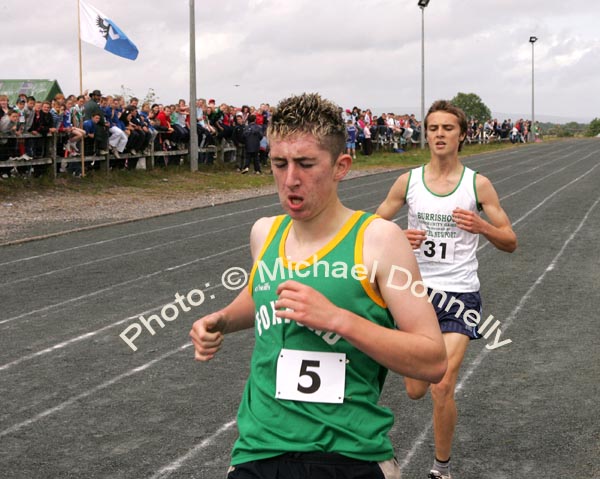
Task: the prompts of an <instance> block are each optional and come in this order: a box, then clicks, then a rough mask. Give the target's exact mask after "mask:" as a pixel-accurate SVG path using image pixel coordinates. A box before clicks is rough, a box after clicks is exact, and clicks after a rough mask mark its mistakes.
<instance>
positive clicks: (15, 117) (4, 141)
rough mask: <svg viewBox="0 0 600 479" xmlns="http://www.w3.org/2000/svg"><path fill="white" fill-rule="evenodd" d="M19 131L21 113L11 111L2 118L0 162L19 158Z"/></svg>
mask: <svg viewBox="0 0 600 479" xmlns="http://www.w3.org/2000/svg"><path fill="white" fill-rule="evenodd" d="M20 135H21V132H20V131H19V112H17V111H16V110H12V109H9V110H8V111H7V112H6V113H5V114H4V115H3V116H2V118H0V160H8V159H11V158H14V157H17V156H18V154H17V138H16V137H17V136H20Z"/></svg>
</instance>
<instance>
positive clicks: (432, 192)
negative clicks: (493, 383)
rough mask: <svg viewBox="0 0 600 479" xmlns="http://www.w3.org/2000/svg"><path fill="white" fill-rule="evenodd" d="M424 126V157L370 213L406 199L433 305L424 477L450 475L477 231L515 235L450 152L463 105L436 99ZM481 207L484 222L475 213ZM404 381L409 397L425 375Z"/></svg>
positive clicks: (509, 244) (456, 142) (493, 237)
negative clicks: (443, 363) (435, 373)
mask: <svg viewBox="0 0 600 479" xmlns="http://www.w3.org/2000/svg"><path fill="white" fill-rule="evenodd" d="M425 130H426V132H427V142H428V144H429V149H430V151H431V161H430V162H429V163H428V164H427V165H425V166H421V167H419V168H415V169H413V170H411V171H409V172H408V173H404V174H403V175H402V176H400V177H399V178H398V180H396V182H395V183H394V185H393V186H392V188H391V190H390V192H389V193H388V196H387V198H386V199H385V200H384V202H383V203H382V204H381V205H380V206H379V208H378V209H377V214H378V215H381V216H382V217H383V218H387V219H391V218H393V217H394V216H395V215H396V213H397V212H398V210H400V208H401V207H402V206H403V205H404V204H405V203H406V204H407V205H408V229H407V230H406V231H405V234H406V237H407V238H408V240H409V242H410V244H411V246H412V247H413V249H414V251H415V255H416V257H417V261H418V263H419V268H420V270H421V274H422V275H423V281H424V282H425V285H426V286H427V287H428V289H429V294H430V295H431V299H432V302H433V304H434V307H435V308H436V312H437V316H438V321H439V324H440V329H441V331H442V333H443V337H444V342H445V344H446V351H447V353H448V369H447V371H446V374H445V375H444V378H443V379H442V381H440V382H439V383H438V384H433V385H431V397H432V398H433V431H434V442H435V458H434V463H433V468H432V469H431V471H430V473H429V476H428V477H429V478H435V479H438V478H442V479H451V476H450V451H451V446H452V436H453V434H454V427H455V425H456V418H457V411H456V404H455V402H454V389H455V386H456V379H457V376H458V371H459V369H460V365H461V362H462V360H463V357H464V354H465V351H466V349H467V345H468V344H469V340H470V339H478V338H480V337H481V336H480V335H479V334H478V332H477V324H476V322H474V321H473V320H472V318H470V317H469V318H467V321H466V322H465V319H464V318H463V317H462V316H461V314H462V313H460V307H461V306H462V305H464V311H466V310H471V309H472V310H475V311H478V312H481V298H480V296H479V279H478V277H477V265H478V263H477V257H476V251H477V244H478V241H479V234H483V235H484V236H485V237H486V238H487V239H488V241H489V242H490V243H492V244H493V245H494V246H495V247H496V248H498V249H499V250H502V251H507V252H513V251H514V250H515V248H516V247H517V237H516V235H515V233H514V232H513V230H512V227H511V224H510V220H509V219H508V216H507V215H506V213H505V212H504V210H503V209H502V208H501V206H500V202H499V200H498V195H497V193H496V190H495V189H494V187H493V186H492V183H491V182H490V180H488V179H487V178H486V177H485V176H482V175H479V174H477V173H476V172H475V171H473V170H471V169H470V168H467V167H465V166H464V165H463V164H462V163H461V162H460V160H459V158H458V152H459V151H460V149H461V147H462V143H463V141H464V140H465V137H466V133H467V118H466V116H465V114H464V112H463V111H462V110H461V109H460V108H457V107H456V106H454V105H452V104H451V103H450V102H447V101H444V100H440V101H436V102H435V103H434V104H433V105H432V106H431V108H430V109H429V112H428V113H427V116H426V117H425ZM482 209H483V211H484V213H485V214H486V215H487V217H488V218H489V222H488V221H486V220H484V219H483V218H481V217H480V216H479V212H480V210H482ZM432 291H433V294H432ZM438 291H439V292H440V293H437V292H438ZM452 298H454V299H452ZM405 383H406V389H407V392H408V395H409V396H410V397H411V398H413V399H419V398H421V397H423V396H424V395H425V393H426V392H427V389H428V388H429V384H428V383H427V382H424V381H418V380H414V379H411V378H406V379H405Z"/></svg>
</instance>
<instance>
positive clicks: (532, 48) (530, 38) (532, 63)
mask: <svg viewBox="0 0 600 479" xmlns="http://www.w3.org/2000/svg"><path fill="white" fill-rule="evenodd" d="M536 41H537V37H529V43H531V128H530V129H529V130H530V131H529V138H530V139H531V140H532V141H533V142H534V143H535V81H534V80H535V70H534V65H535V62H534V58H535V54H534V51H535V48H534V45H535V42H536Z"/></svg>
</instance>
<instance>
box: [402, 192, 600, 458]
mask: <svg viewBox="0 0 600 479" xmlns="http://www.w3.org/2000/svg"><path fill="white" fill-rule="evenodd" d="M599 202H600V198H598V199H597V200H596V201H595V202H594V204H593V205H592V206H591V207H590V208H589V209H588V210H587V212H586V214H585V216H584V217H583V219H582V220H581V222H580V223H579V226H577V228H576V229H575V231H573V233H571V235H570V236H569V237H568V238H567V240H566V241H565V242H564V243H563V245H562V248H560V251H559V252H558V253H557V254H556V256H555V257H554V258H553V259H552V261H550V264H549V265H548V266H546V269H544V272H543V273H542V274H541V275H540V276H538V278H537V279H536V280H535V282H534V283H533V284H532V285H531V286H530V288H529V289H528V290H527V292H526V293H525V294H524V295H523V296H522V297H521V299H520V300H519V303H518V304H517V306H515V308H514V309H513V310H512V311H511V313H510V314H509V316H508V317H507V318H506V319H505V320H504V321H502V327H503V328H504V330H506V328H508V326H510V324H511V323H512V322H513V321H514V320H515V319H516V317H517V315H518V314H519V313H520V312H521V310H522V309H523V306H524V305H525V303H527V301H528V300H529V298H530V297H531V295H532V294H533V292H534V290H535V289H536V288H537V287H538V286H539V285H540V284H541V283H542V281H544V278H545V277H546V274H547V273H548V272H550V271H552V270H553V269H554V267H555V266H556V263H557V262H558V261H559V260H560V258H561V257H562V255H563V253H564V252H565V250H566V249H567V246H568V245H569V243H570V242H571V241H572V240H573V238H575V236H576V235H577V233H579V231H580V230H581V228H583V225H584V224H585V222H586V221H587V219H588V217H589V216H590V214H591V212H592V210H593V209H594V208H595V207H596V205H598V203H599ZM489 352H490V350H489V349H487V348H483V349H482V350H481V351H480V352H479V354H478V355H477V356H476V357H475V359H474V360H473V362H472V363H471V364H470V365H469V368H468V369H467V371H466V372H465V373H464V374H463V375H462V378H461V380H460V382H459V383H458V384H457V386H456V392H459V391H461V390H462V389H463V387H464V385H465V384H466V382H467V380H468V379H469V377H471V375H472V374H473V373H474V372H475V370H476V369H477V368H478V366H479V365H480V364H481V362H482V361H483V359H484V358H485V357H486V356H487V355H488V354H489ZM431 426H432V425H431V423H428V424H427V425H426V426H425V428H423V430H422V431H421V433H420V434H419V436H418V437H417V439H416V441H415V442H414V443H413V445H412V447H411V448H410V451H409V452H408V454H407V455H406V456H405V458H404V459H403V461H402V463H401V464H400V469H404V468H405V467H406V466H408V464H410V461H411V459H412V458H413V456H414V455H415V453H416V451H417V450H418V449H419V447H421V445H422V444H423V442H424V441H425V438H426V437H427V434H428V433H429V430H430V429H431Z"/></svg>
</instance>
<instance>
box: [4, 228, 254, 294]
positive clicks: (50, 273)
mask: <svg viewBox="0 0 600 479" xmlns="http://www.w3.org/2000/svg"><path fill="white" fill-rule="evenodd" d="M251 224H253V222H252V221H248V222H246V223H240V224H236V225H233V226H229V227H227V228H221V229H218V230H211V231H206V232H204V233H200V234H197V235H192V236H186V237H185V238H179V239H176V240H171V241H166V242H163V243H159V244H156V245H154V246H148V247H146V248H140V249H136V250H132V251H127V252H125V253H119V254H114V255H111V256H105V257H103V258H98V259H94V260H92V261H86V262H84V263H76V264H73V265H71V266H67V267H65V268H60V269H55V270H52V271H46V272H44V273H40V274H36V275H33V276H27V277H25V278H19V279H16V280H14V281H8V282H6V283H0V286H5V285H10V284H16V283H21V282H23V281H29V280H32V279H36V278H41V277H43V276H49V275H52V274H56V273H62V272H64V271H68V270H70V269H74V268H78V267H80V266H89V265H91V264H96V263H101V262H103V261H110V260H112V259H116V258H122V257H124V256H129V255H131V254H137V253H147V252H148V251H152V250H153V249H156V248H164V247H166V246H169V245H172V244H175V243H179V242H182V241H189V240H192V239H197V238H201V237H202V236H207V235H212V234H219V233H223V232H224V231H229V230H232V229H236V228H240V227H242V226H248V225H251Z"/></svg>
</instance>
